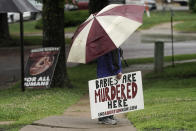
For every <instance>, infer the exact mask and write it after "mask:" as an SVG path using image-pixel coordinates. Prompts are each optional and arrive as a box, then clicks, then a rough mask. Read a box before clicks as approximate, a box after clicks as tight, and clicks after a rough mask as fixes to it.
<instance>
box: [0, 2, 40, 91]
mask: <svg viewBox="0 0 196 131" xmlns="http://www.w3.org/2000/svg"><path fill="white" fill-rule="evenodd" d="M7 12H16V13H20V39H21V88H22V91H24V90H25V88H24V44H23V39H24V38H23V34H24V33H23V13H24V12H39V11H38V10H37V9H36V8H35V7H33V5H31V4H30V3H29V2H28V1H27V0H0V13H7Z"/></svg>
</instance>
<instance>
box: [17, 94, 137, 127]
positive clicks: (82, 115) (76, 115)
mask: <svg viewBox="0 0 196 131" xmlns="http://www.w3.org/2000/svg"><path fill="white" fill-rule="evenodd" d="M116 117H117V119H118V120H119V123H118V124H117V125H104V124H99V123H98V121H97V120H96V119H95V120H92V119H91V117H90V103H89V97H88V94H87V95H85V96H84V97H83V98H82V99H80V101H78V103H76V104H75V105H73V106H71V107H69V108H68V109H67V110H66V111H65V113H64V114H63V115H62V116H51V117H48V118H45V119H42V120H38V121H35V122H34V123H33V124H31V125H27V126H25V127H23V128H22V129H21V130H20V131H136V128H135V127H134V126H133V125H132V124H131V123H130V121H129V120H127V119H126V118H125V116H124V114H119V115H116Z"/></svg>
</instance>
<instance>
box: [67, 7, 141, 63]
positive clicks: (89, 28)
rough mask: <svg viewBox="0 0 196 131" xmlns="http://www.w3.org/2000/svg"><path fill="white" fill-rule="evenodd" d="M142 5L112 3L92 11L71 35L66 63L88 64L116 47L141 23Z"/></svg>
mask: <svg viewBox="0 0 196 131" xmlns="http://www.w3.org/2000/svg"><path fill="white" fill-rule="evenodd" d="M143 12H144V6H141V5H120V4H111V5H108V6H106V7H105V8H103V9H102V10H101V11H100V12H98V13H97V14H92V15H90V16H89V18H88V19H87V20H86V21H85V22H84V23H83V24H81V25H80V26H79V27H78V29H77V30H76V32H75V33H74V36H73V42H72V46H71V49H70V52H69V56H68V60H67V61H68V62H73V63H88V62H90V61H92V60H94V59H96V58H97V57H99V56H102V55H104V54H105V53H107V52H109V51H111V50H113V49H115V48H118V47H119V46H120V45H121V44H123V42H124V41H125V40H126V39H127V38H128V37H129V36H130V35H131V34H132V33H133V32H134V31H135V30H136V29H137V28H138V27H139V26H140V25H142V17H143Z"/></svg>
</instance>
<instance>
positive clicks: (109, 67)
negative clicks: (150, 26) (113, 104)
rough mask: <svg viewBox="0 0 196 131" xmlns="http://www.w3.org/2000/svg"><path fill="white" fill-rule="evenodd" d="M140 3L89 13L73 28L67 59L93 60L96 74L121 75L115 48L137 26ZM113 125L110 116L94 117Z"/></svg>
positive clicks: (105, 8)
mask: <svg viewBox="0 0 196 131" xmlns="http://www.w3.org/2000/svg"><path fill="white" fill-rule="evenodd" d="M143 13H144V6H143V5H121V4H110V5H108V6H106V7H104V8H103V9H102V10H101V11H99V12H98V13H96V14H91V15H90V16H89V18H88V19H87V20H86V21H85V22H83V23H82V24H81V25H80V26H79V27H78V28H77V30H76V32H75V33H74V36H73V39H72V40H73V41H72V45H71V48H70V51H69V56H68V59H67V62H72V63H89V62H91V61H93V60H95V59H97V77H98V78H102V77H107V76H113V75H116V76H117V79H121V77H122V73H121V71H122V67H121V61H120V52H119V47H120V46H121V45H122V44H123V43H124V42H125V41H126V40H127V39H128V37H129V36H130V35H131V34H133V32H134V31H136V30H137V29H138V28H139V27H140V26H141V25H142V17H143ZM98 121H99V122H100V123H103V124H112V125H114V124H117V120H116V119H114V117H113V116H108V117H102V118H100V119H98Z"/></svg>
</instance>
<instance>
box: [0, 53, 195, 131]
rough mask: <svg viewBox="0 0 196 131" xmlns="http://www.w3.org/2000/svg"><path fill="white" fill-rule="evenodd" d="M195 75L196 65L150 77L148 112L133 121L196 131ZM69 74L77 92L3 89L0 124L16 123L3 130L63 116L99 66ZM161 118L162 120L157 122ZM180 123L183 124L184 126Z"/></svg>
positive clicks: (147, 82)
mask: <svg viewBox="0 0 196 131" xmlns="http://www.w3.org/2000/svg"><path fill="white" fill-rule="evenodd" d="M195 57H196V55H180V56H176V57H175V58H178V59H185V58H186V59H191V58H192V59H193V58H195ZM168 59H171V57H170V58H168ZM151 60H152V58H145V59H139V60H138V63H149V62H151ZM131 61H132V63H131V64H133V61H135V63H134V64H138V63H137V62H136V60H135V59H134V60H129V62H131ZM195 72H196V68H195V63H193V64H185V65H177V67H176V68H168V69H167V70H166V71H165V72H164V73H163V74H158V75H157V74H149V75H147V76H146V77H145V79H144V83H143V85H144V95H145V110H142V111H135V112H132V113H129V114H128V117H129V119H130V120H131V121H132V122H133V123H134V125H135V126H136V127H137V128H138V129H144V128H146V129H150V130H151V129H152V128H163V129H167V128H168V127H169V128H171V129H172V128H175V129H181V128H185V127H187V128H186V129H194V128H192V127H191V125H192V124H194V120H195V119H194V118H195V117H194V116H193V115H191V114H192V113H195V112H194V109H195V105H196V103H195V102H194V100H196V95H195V93H194V92H195V91H196V88H193V87H194V86H195V85H196V83H194V82H195V79H194V78H193V77H192V76H196V75H195V74H196V73H195ZM68 74H69V77H70V79H71V81H72V83H73V84H74V86H75V87H76V88H74V89H61V88H56V89H47V90H27V91H26V92H25V93H22V92H21V90H20V88H19V83H18V84H16V85H15V86H14V87H13V88H11V89H5V90H0V121H15V123H13V124H12V125H0V130H1V128H3V129H7V130H11V131H16V130H18V129H20V128H21V127H23V126H24V125H27V124H31V123H32V122H33V121H35V120H38V119H41V118H44V117H47V116H51V115H60V114H62V113H63V112H64V111H65V109H66V108H67V107H69V106H70V105H72V104H74V103H76V102H77V101H78V100H79V98H80V97H81V96H82V95H83V94H85V93H87V92H88V85H87V84H88V83H87V82H88V80H91V79H94V78H96V64H89V65H79V66H76V67H72V68H68ZM190 103H191V105H190ZM166 108H167V109H168V110H166ZM184 109H186V110H184ZM168 112H170V114H169V116H168V114H167V113H168ZM172 113H173V114H172ZM149 114H150V115H149ZM170 116H173V117H174V118H171V117H170ZM158 117H161V119H160V120H157V118H158ZM165 119H169V120H168V121H170V123H169V124H167V123H164V122H162V121H164V120H165ZM173 123H177V125H176V124H173ZM179 123H183V127H182V125H181V124H179Z"/></svg>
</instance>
